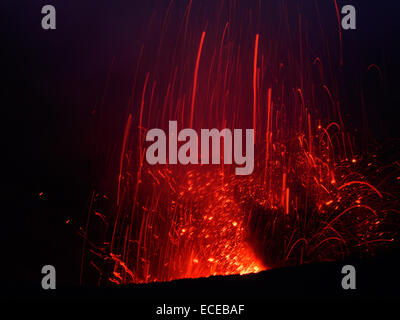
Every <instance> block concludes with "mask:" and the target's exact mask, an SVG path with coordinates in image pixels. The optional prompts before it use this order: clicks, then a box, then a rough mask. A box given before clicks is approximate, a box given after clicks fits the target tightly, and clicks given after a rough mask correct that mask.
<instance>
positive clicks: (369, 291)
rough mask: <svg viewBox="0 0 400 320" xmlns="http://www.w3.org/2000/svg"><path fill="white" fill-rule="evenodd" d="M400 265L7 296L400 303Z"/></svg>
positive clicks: (326, 266)
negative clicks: (348, 275)
mask: <svg viewBox="0 0 400 320" xmlns="http://www.w3.org/2000/svg"><path fill="white" fill-rule="evenodd" d="M346 264H351V265H353V266H354V267H355V269H356V289H355V290H351V289H350V290H344V289H343V288H342V285H341V282H342V278H343V277H344V275H343V274H342V273H341V271H342V267H343V266H344V265H346ZM399 270H400V261H399V259H398V258H397V255H394V254H393V255H390V256H389V257H380V258H375V259H364V260H359V259H357V260H354V259H353V260H347V261H342V262H330V263H320V264H310V265H304V266H301V267H289V268H282V269H275V270H269V271H264V272H260V273H258V274H249V275H242V276H236V275H235V276H215V277H210V278H201V279H183V280H176V281H171V282H166V283H151V284H141V285H126V286H109V287H85V286H84V287H62V286H58V287H57V289H56V290H43V289H41V287H40V283H38V286H37V287H36V288H8V290H3V292H2V295H3V298H4V297H9V298H17V299H18V298H23V299H34V300H36V299H45V300H47V299H50V300H59V299H61V300H64V299H68V300H70V299H72V300H75V299H84V300H91V299H102V300H103V299H105V300H121V299H122V300H132V301H134V302H135V303H140V304H141V305H143V306H144V305H146V304H154V305H156V304H157V303H161V304H163V303H199V304H200V303H223V302H236V303H247V302H254V301H257V302H262V301H269V300H286V299H385V298H387V299H397V298H400V274H399Z"/></svg>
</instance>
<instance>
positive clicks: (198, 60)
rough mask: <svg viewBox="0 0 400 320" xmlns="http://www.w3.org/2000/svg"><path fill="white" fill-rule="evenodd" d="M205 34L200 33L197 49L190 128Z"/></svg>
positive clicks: (191, 120)
mask: <svg viewBox="0 0 400 320" xmlns="http://www.w3.org/2000/svg"><path fill="white" fill-rule="evenodd" d="M205 36H206V32H205V31H203V33H202V34H201V39H200V44H199V50H198V51H197V59H196V67H195V70H194V76H193V92H192V103H191V109H190V128H192V127H193V112H194V101H195V99H196V87H197V73H198V72H199V63H200V56H201V49H202V48H203V42H204V37H205Z"/></svg>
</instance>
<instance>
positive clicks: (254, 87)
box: [253, 33, 259, 140]
mask: <svg viewBox="0 0 400 320" xmlns="http://www.w3.org/2000/svg"><path fill="white" fill-rule="evenodd" d="M258 38H259V34H258V33H257V34H256V41H255V44H254V64H253V129H254V140H255V139H256V135H257V133H256V132H257V130H256V114H257V55H258Z"/></svg>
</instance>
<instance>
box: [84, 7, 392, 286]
mask: <svg viewBox="0 0 400 320" xmlns="http://www.w3.org/2000/svg"><path fill="white" fill-rule="evenodd" d="M271 6H272V5H271ZM315 6H316V7H315V11H316V12H317V13H318V7H317V4H315ZM179 8H182V4H181V3H180V4H176V3H174V2H171V3H170V4H169V6H168V8H167V9H166V11H165V14H164V15H163V17H160V19H159V21H161V23H160V25H159V26H158V25H156V26H155V25H154V24H151V23H150V25H149V31H148V34H147V35H146V41H147V43H146V41H145V43H144V45H143V46H142V49H141V52H140V56H139V59H138V62H137V68H136V76H135V79H134V81H133V88H132V95H131V97H130V98H129V101H128V103H127V108H126V110H127V117H126V122H125V127H124V128H125V129H124V134H123V136H122V138H121V144H120V146H119V151H118V153H115V157H118V161H116V162H118V168H113V169H112V171H113V173H114V180H113V181H114V182H113V183H112V184H113V186H114V187H113V190H114V191H113V192H111V193H105V192H102V191H100V190H97V191H96V192H93V196H92V198H91V202H90V209H89V216H88V219H87V222H86V224H85V227H82V228H81V234H82V235H83V236H84V247H83V258H82V270H83V269H84V268H85V266H90V267H93V268H94V269H95V270H97V272H98V273H99V279H101V280H102V281H106V282H112V283H118V284H126V283H147V282H153V281H170V280H174V279H180V278H197V277H208V276H212V275H230V274H245V273H253V272H259V271H262V270H266V269H268V268H274V267H281V266H285V265H292V264H296V265H297V264H302V263H307V262H313V261H328V260H334V259H341V258H343V257H345V256H346V255H348V254H349V253H354V252H356V253H363V254H364V253H365V254H370V253H371V252H372V251H374V249H375V248H376V247H381V246H386V245H390V244H392V243H393V242H394V241H395V233H394V232H392V230H387V229H385V228H383V227H382V226H384V225H387V221H388V219H390V216H391V215H393V214H394V212H395V211H396V209H395V208H396V207H397V206H398V199H397V196H396V193H388V192H386V191H384V190H382V189H385V188H386V187H385V186H387V185H388V183H389V181H391V180H393V179H396V174H395V172H396V171H398V169H399V165H398V162H397V164H396V162H395V161H394V162H391V163H390V164H389V165H388V166H386V167H385V168H386V169H385V175H384V176H380V175H379V173H378V171H379V170H380V169H379V168H380V166H381V164H380V163H379V161H378V160H377V157H376V156H374V155H373V154H372V153H366V152H364V151H366V150H364V151H363V150H357V149H356V147H355V144H354V139H353V137H352V135H351V134H350V133H349V132H347V131H346V128H345V123H344V121H343V117H342V114H341V107H340V101H339V98H338V97H339V90H340V85H339V84H338V82H339V80H338V76H337V75H338V74H340V72H337V73H336V72H334V71H332V70H334V69H335V68H338V69H340V65H341V58H338V59H336V60H335V57H341V52H340V50H341V49H340V48H341V44H340V45H339V40H338V42H337V43H335V45H331V42H329V41H328V40H327V38H326V37H325V32H324V31H323V29H322V26H321V27H320V28H321V38H320V39H318V41H320V42H321V43H324V44H326V45H324V46H322V47H323V48H322V49H320V52H319V53H318V55H315V49H314V46H313V45H314V42H313V41H312V40H311V39H309V38H308V37H307V34H308V33H307V31H308V29H307V28H312V26H308V24H307V22H308V21H306V20H305V19H304V17H302V15H301V12H300V11H298V12H295V13H294V14H293V12H291V11H290V10H288V8H287V7H286V5H284V4H283V5H281V7H279V8H276V7H269V5H267V4H264V3H263V4H261V2H257V3H256V4H252V6H250V5H249V7H247V5H245V4H243V3H241V4H240V6H239V4H237V3H224V2H221V3H215V4H212V5H210V7H208V6H205V5H200V4H198V3H195V2H193V3H192V1H189V3H187V4H186V5H185V6H184V8H185V9H184V10H183V11H182V12H181V11H180V10H179ZM333 8H334V7H333ZM262 12H264V13H262ZM265 12H271V13H270V14H271V15H274V14H276V13H277V12H278V13H279V14H277V17H276V18H275V20H277V21H278V22H279V23H277V24H276V25H271V24H270V23H266V22H263V21H268V17H267V18H265V17H264V16H263V14H265ZM174 15H178V16H179V19H178V20H179V21H180V23H178V24H174V23H171V20H172V19H173V16H174ZM292 16H293V17H292ZM157 17H158V16H157ZM333 17H335V11H333ZM174 19H175V18H174ZM289 21H295V22H289ZM307 26H308V27H307ZM335 36H337V38H338V39H339V36H338V35H335ZM154 39H158V40H157V41H158V42H157V45H156V46H154V41H155V40H154ZM146 44H147V47H146ZM336 47H338V49H334V48H336ZM171 120H173V121H177V122H178V123H179V125H180V126H182V127H188V128H193V129H198V130H199V129H200V128H210V129H211V128H216V129H218V130H221V129H222V128H231V129H233V128H241V129H248V128H252V129H254V130H255V138H254V144H255V159H254V162H255V167H254V172H253V173H252V174H251V175H248V176H237V175H235V173H234V167H233V166H232V165H223V164H219V165H218V164H214V165H191V164H189V165H181V164H178V165H176V164H175V165H174V164H166V165H149V164H148V163H147V162H146V160H145V153H146V148H147V147H148V145H149V144H148V143H147V142H146V141H145V136H146V132H148V130H150V129H152V128H162V129H166V128H167V126H168V122H169V121H171ZM178 129H180V128H178ZM166 131H167V130H166ZM222 145H223V144H221V146H222ZM220 154H221V155H222V154H223V147H222V150H221V152H220ZM221 163H223V161H221ZM379 177H381V178H379ZM383 180H384V181H385V182H384V183H383V182H382V181H383ZM381 182H382V183H381ZM377 185H379V186H377ZM397 194H398V193H397ZM92 216H94V218H93V217H92ZM91 217H92V218H91ZM388 217H389V218H388ZM94 219H97V220H98V221H99V224H101V225H102V230H103V232H102V236H101V237H98V239H97V240H98V241H94V240H93V239H91V237H90V232H89V226H90V225H92V224H94V223H95V222H94V221H95V220H94Z"/></svg>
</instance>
